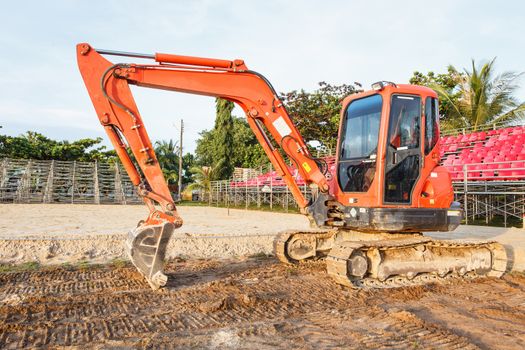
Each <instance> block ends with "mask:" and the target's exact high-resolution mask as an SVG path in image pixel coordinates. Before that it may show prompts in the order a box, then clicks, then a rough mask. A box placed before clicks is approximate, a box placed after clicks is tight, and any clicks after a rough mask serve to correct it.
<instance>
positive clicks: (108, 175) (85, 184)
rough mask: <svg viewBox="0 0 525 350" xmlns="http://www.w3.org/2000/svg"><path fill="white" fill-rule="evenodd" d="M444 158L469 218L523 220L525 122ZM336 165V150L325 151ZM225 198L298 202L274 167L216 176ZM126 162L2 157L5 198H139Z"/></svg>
mask: <svg viewBox="0 0 525 350" xmlns="http://www.w3.org/2000/svg"><path fill="white" fill-rule="evenodd" d="M443 134H444V135H443V136H442V137H441V143H440V152H441V159H442V165H443V166H445V167H446V168H448V169H449V171H450V173H451V176H452V180H453V185H454V190H455V196H456V200H457V201H459V202H461V203H462V206H463V208H464V210H465V213H466V217H465V221H466V223H473V222H475V223H486V224H489V223H494V222H495V221H498V220H499V221H501V222H498V224H499V223H501V224H502V225H505V226H507V225H508V224H512V225H516V223H520V224H521V222H522V220H523V218H524V216H525V125H517V126H510V127H501V126H496V125H490V126H485V127H484V128H478V130H476V131H473V130H470V131H469V130H457V131H456V133H455V134H453V133H450V132H449V133H448V134H446V133H443ZM324 159H325V160H326V161H327V163H328V167H329V169H330V171H331V172H332V173H333V172H334V170H335V169H334V167H335V164H334V163H335V157H334V156H329V155H327V156H325V157H324ZM289 169H290V171H291V172H292V174H294V177H295V179H296V181H297V184H298V185H299V187H300V189H301V191H302V192H303V194H304V195H305V197H307V198H309V197H310V195H311V193H310V190H309V189H308V187H307V186H306V183H305V182H304V180H303V179H302V178H301V177H300V175H299V174H298V171H297V169H295V168H294V167H293V166H289ZM201 199H203V200H205V201H209V202H210V203H213V204H216V205H219V204H227V205H235V206H245V207H246V208H248V207H252V206H254V207H261V206H269V207H271V208H273V207H275V206H280V207H282V208H283V209H285V210H288V207H289V206H292V207H297V204H296V203H295V200H294V199H293V197H292V195H291V193H290V192H289V190H288V188H287V186H286V184H285V182H284V180H283V179H282V178H281V177H280V176H279V175H278V173H277V172H276V171H274V170H270V171H262V169H258V170H255V169H236V172H235V174H234V176H233V179H232V180H226V181H214V182H212V189H211V193H210V196H206V198H201ZM139 201H140V199H139V198H138V196H137V194H136V193H135V190H134V189H133V186H132V184H131V182H130V180H129V178H128V177H127V174H126V173H125V171H124V170H123V169H122V166H121V165H120V164H117V165H115V164H103V163H96V162H94V163H83V162H60V161H35V160H21V159H8V158H4V159H0V202H16V203H95V204H98V203H122V204H128V203H137V202H139Z"/></svg>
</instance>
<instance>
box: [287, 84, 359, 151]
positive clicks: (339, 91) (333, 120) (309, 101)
mask: <svg viewBox="0 0 525 350" xmlns="http://www.w3.org/2000/svg"><path fill="white" fill-rule="evenodd" d="M319 86H320V88H319V89H317V90H316V91H314V92H312V93H308V92H306V91H304V90H300V91H296V90H294V91H291V92H288V93H281V99H282V101H283V102H284V104H285V106H286V109H287V110H288V114H289V115H290V117H291V118H292V120H293V122H294V124H295V126H296V127H297V128H298V129H299V132H300V133H301V135H302V136H303V138H304V140H305V141H306V142H310V141H318V142H319V143H320V144H321V146H325V147H328V148H334V147H335V145H336V142H337V135H338V131H339V119H340V113H341V102H342V100H343V99H344V98H345V97H346V96H348V95H350V94H353V93H355V92H356V89H355V87H354V86H352V85H346V84H343V85H330V84H327V83H325V82H320V83H319Z"/></svg>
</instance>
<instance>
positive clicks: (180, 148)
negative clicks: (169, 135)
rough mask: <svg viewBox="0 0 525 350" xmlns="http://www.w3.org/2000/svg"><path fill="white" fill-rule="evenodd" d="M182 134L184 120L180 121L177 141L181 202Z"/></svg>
mask: <svg viewBox="0 0 525 350" xmlns="http://www.w3.org/2000/svg"><path fill="white" fill-rule="evenodd" d="M183 133H184V120H182V118H181V120H180V140H179V145H180V146H179V200H180V201H182V134H183Z"/></svg>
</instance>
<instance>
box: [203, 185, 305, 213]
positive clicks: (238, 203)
mask: <svg viewBox="0 0 525 350" xmlns="http://www.w3.org/2000/svg"><path fill="white" fill-rule="evenodd" d="M254 181H255V183H254V184H250V185H249V184H248V182H246V181H234V180H224V181H212V183H211V192H210V196H209V197H207V198H202V200H203V201H208V202H209V203H210V204H211V205H217V206H218V205H221V206H233V207H245V208H255V207H256V208H261V207H269V208H270V209H275V208H278V207H280V208H282V209H283V210H284V211H288V210H289V208H299V206H298V205H297V202H296V201H295V199H294V198H293V195H292V194H291V193H290V190H289V189H288V187H287V186H283V185H282V181H280V182H275V183H274V181H273V180H272V179H270V180H269V182H268V181H265V182H264V183H263V182H259V180H254ZM300 189H301V192H302V193H303V195H304V196H305V197H306V198H307V199H309V198H310V197H311V191H310V189H309V188H308V187H307V186H306V185H302V186H300Z"/></svg>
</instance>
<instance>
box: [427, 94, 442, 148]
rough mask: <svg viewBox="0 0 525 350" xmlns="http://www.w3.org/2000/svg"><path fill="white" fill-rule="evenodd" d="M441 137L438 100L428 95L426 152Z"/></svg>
mask: <svg viewBox="0 0 525 350" xmlns="http://www.w3.org/2000/svg"><path fill="white" fill-rule="evenodd" d="M438 139H439V108H438V100H437V98H434V97H427V98H426V100H425V154H429V153H430V151H432V149H434V147H435V146H436V144H437V142H438Z"/></svg>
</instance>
